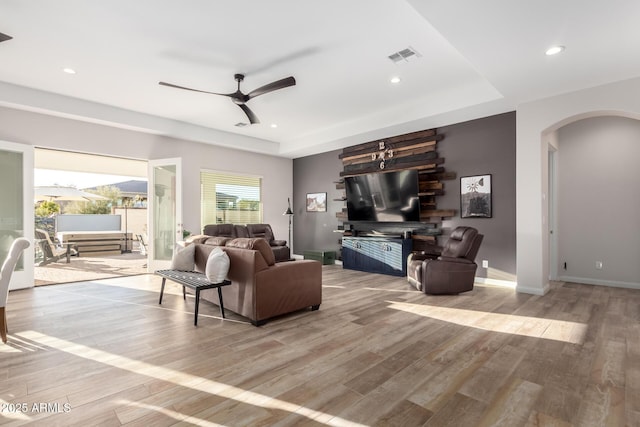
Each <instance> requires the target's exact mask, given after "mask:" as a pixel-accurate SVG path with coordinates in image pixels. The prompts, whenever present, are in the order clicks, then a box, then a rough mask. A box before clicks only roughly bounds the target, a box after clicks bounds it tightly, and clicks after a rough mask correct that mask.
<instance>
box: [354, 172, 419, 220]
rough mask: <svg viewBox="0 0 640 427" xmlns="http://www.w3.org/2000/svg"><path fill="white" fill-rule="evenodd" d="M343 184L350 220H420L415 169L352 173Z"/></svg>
mask: <svg viewBox="0 0 640 427" xmlns="http://www.w3.org/2000/svg"><path fill="white" fill-rule="evenodd" d="M344 184H345V190H346V193H347V218H348V220H349V221H378V222H404V221H416V222H417V221H420V198H419V196H418V171H416V170H405V171H394V172H385V173H374V174H366V175H357V176H349V177H346V178H345V180H344Z"/></svg>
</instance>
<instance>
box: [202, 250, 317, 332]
mask: <svg viewBox="0 0 640 427" xmlns="http://www.w3.org/2000/svg"><path fill="white" fill-rule="evenodd" d="M204 239H205V238H201V239H200V241H203V240H204ZM204 242H205V243H194V244H195V245H196V248H195V261H196V271H199V272H201V273H204V271H205V267H206V264H207V258H208V256H209V253H211V251H212V250H213V249H214V248H215V246H220V247H221V248H222V250H224V251H225V252H226V253H227V255H228V256H229V261H230V268H229V274H228V278H229V280H231V285H230V286H224V287H223V288H222V297H223V302H224V307H225V309H229V310H231V311H233V312H235V313H238V314H240V315H241V316H244V317H247V318H249V319H250V320H251V322H252V323H253V324H254V325H256V326H259V325H261V324H263V323H264V322H265V321H266V320H267V319H270V318H272V317H275V316H279V315H282V314H287V313H291V312H294V311H298V310H302V309H305V308H311V309H312V310H317V309H318V308H319V307H320V303H321V302H322V265H321V264H320V263H319V262H317V261H312V260H297V261H290V262H280V263H277V264H276V262H275V257H274V255H273V251H272V250H271V247H270V246H269V245H268V243H267V242H266V241H265V240H264V239H262V238H237V239H231V238H225V237H212V238H208V239H206V240H204ZM201 297H202V298H204V299H206V300H209V301H211V302H213V303H214V304H219V301H218V293H217V290H215V289H208V290H205V291H202V293H201Z"/></svg>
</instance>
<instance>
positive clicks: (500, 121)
mask: <svg viewBox="0 0 640 427" xmlns="http://www.w3.org/2000/svg"><path fill="white" fill-rule="evenodd" d="M438 133H441V134H443V135H444V139H443V140H442V141H441V142H439V143H438V153H439V154H440V156H441V157H444V158H445V163H444V167H445V169H446V170H447V171H450V172H456V174H457V178H456V179H455V180H450V181H444V185H445V195H444V196H441V197H439V198H438V208H439V209H456V211H457V214H456V216H455V217H454V218H452V219H450V220H445V221H443V224H442V225H443V228H444V231H445V233H448V232H449V231H450V230H451V229H452V228H454V227H456V226H458V225H468V226H472V227H476V228H478V230H479V231H480V232H481V233H482V234H484V235H485V238H484V241H483V244H482V246H481V248H480V252H479V254H478V258H477V261H478V264H479V268H478V271H477V273H476V275H477V276H478V277H481V278H487V279H492V280H496V281H507V282H515V280H516V182H515V181H516V168H515V159H516V113H515V112H510V113H505V114H500V115H496V116H491V117H486V118H483V119H478V120H473V121H469V122H464V123H458V124H454V125H450V126H444V127H441V128H438ZM363 142H366V141H363ZM340 153H341V150H336V151H332V152H328V153H323V154H318V155H314V156H308V157H302V158H298V159H295V160H294V161H293V194H294V211H295V216H294V238H293V241H294V248H295V249H294V252H295V253H296V254H302V253H303V251H304V250H309V249H338V248H339V243H338V240H339V238H340V235H338V233H334V232H333V230H334V229H336V228H337V225H338V221H337V219H336V217H335V212H337V211H339V210H340V209H341V208H342V207H343V206H344V203H343V202H341V201H333V199H335V198H339V197H341V195H342V191H341V190H336V189H335V184H334V181H337V180H338V179H339V177H340V172H341V171H342V162H341V161H340V159H339V158H338V155H339V154H340ZM480 174H491V175H492V186H493V206H492V210H493V217H492V218H460V212H459V210H460V177H461V176H470V175H480ZM320 191H322V192H324V191H326V192H327V196H328V197H327V198H328V200H329V205H328V209H327V212H326V213H322V214H320V213H311V212H305V197H306V193H313V192H320ZM444 239H446V235H445V236H444V237H443V238H441V239H440V240H441V241H442V240H444ZM440 243H441V242H440ZM482 260H487V261H488V263H489V268H488V269H484V268H482V265H481V262H482Z"/></svg>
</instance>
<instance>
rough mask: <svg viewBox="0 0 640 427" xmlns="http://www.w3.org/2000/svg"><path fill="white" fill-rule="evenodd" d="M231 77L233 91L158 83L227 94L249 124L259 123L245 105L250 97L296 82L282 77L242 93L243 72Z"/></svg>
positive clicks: (212, 93)
mask: <svg viewBox="0 0 640 427" xmlns="http://www.w3.org/2000/svg"><path fill="white" fill-rule="evenodd" d="M233 78H234V79H235V80H236V81H237V82H238V90H236V91H235V92H233V93H215V92H207V91H206V90H199V89H191V88H188V87H184V86H178V85H174V84H172V83H166V82H159V84H161V85H163V86H169V87H175V88H177V89H185V90H192V91H194V92H202V93H208V94H211V95H221V96H228V97H229V98H231V101H233V103H235V104H236V105H237V106H238V107H240V108H242V111H244V113H245V114H246V115H247V117H248V118H249V122H251V124H255V123H260V120H258V117H256V115H255V114H254V113H253V111H251V109H250V108H249V107H247V105H246V103H247V102H248V101H249V100H250V99H253V98H255V97H256V96H260V95H264V94H265V93H269V92H273V91H274V90H278V89H284V88H286V87H289V86H293V85H295V84H296V79H294V78H293V77H291V76H289V77H286V78H284V79H281V80H277V81H275V82H272V83H269V84H266V85H264V86H261V87H259V88H258V89H254V90H252V91H251V92H249V93H247V94H244V93H242V92H241V91H240V83H241V82H242V81H243V80H244V74H235V75H234V76H233Z"/></svg>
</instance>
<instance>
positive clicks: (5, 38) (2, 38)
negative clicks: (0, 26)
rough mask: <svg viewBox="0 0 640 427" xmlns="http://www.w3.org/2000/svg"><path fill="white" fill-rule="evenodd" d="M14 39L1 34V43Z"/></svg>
mask: <svg viewBox="0 0 640 427" xmlns="http://www.w3.org/2000/svg"><path fill="white" fill-rule="evenodd" d="M12 38H13V37H11V36H10V35H8V34H3V33H0V42H5V41H7V40H11V39H12Z"/></svg>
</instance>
